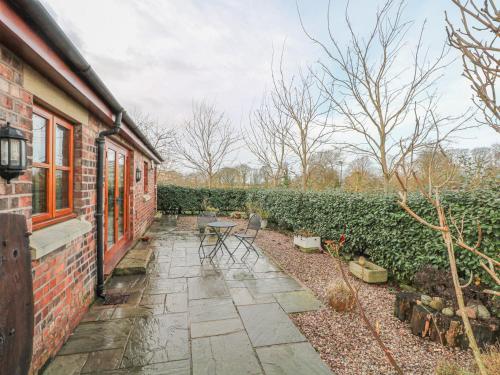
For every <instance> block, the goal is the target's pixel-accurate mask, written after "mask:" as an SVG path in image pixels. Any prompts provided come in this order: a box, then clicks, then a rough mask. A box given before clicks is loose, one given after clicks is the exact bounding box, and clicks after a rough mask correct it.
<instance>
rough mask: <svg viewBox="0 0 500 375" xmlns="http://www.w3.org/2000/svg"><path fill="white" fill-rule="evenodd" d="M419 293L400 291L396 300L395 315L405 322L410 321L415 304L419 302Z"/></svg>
mask: <svg viewBox="0 0 500 375" xmlns="http://www.w3.org/2000/svg"><path fill="white" fill-rule="evenodd" d="M418 298H419V294H417V293H413V292H399V293H398V294H397V295H396V301H395V302H394V315H395V316H396V317H397V318H398V319H399V320H401V321H403V322H409V321H410V319H411V314H412V311H413V306H415V304H416V303H417V299H418Z"/></svg>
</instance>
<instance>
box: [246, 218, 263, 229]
mask: <svg viewBox="0 0 500 375" xmlns="http://www.w3.org/2000/svg"><path fill="white" fill-rule="evenodd" d="M261 221H262V219H261V218H260V215H257V214H252V215H250V217H249V218H248V225H247V229H251V230H256V231H259V230H260V225H261Z"/></svg>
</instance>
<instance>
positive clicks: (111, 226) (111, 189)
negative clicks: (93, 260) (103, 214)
mask: <svg viewBox="0 0 500 375" xmlns="http://www.w3.org/2000/svg"><path fill="white" fill-rule="evenodd" d="M115 157H116V156H115V152H114V151H113V150H108V168H107V169H108V247H111V245H113V244H114V243H115Z"/></svg>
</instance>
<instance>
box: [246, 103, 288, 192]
mask: <svg viewBox="0 0 500 375" xmlns="http://www.w3.org/2000/svg"><path fill="white" fill-rule="evenodd" d="M279 105H280V103H279V102H278V101H276V100H273V99H272V98H271V97H270V96H268V97H265V98H264V99H263V100H262V103H261V105H260V108H258V109H256V110H255V111H253V113H251V114H250V130H249V131H248V133H247V138H246V142H247V147H248V149H249V150H250V152H251V153H252V154H253V155H254V156H255V157H256V158H257V159H258V161H259V163H260V164H261V165H262V166H263V167H264V171H265V172H266V173H268V175H269V176H268V177H269V178H270V179H271V180H272V185H273V186H274V187H276V186H278V184H279V182H280V181H281V180H282V179H283V177H284V173H285V163H286V159H287V156H288V152H289V150H288V147H287V144H286V138H287V136H288V133H289V131H290V126H291V121H290V118H289V117H288V116H286V115H285V114H284V113H283V111H282V110H280V109H279ZM277 106H278V107H277Z"/></svg>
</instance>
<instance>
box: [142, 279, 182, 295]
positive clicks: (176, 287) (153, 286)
mask: <svg viewBox="0 0 500 375" xmlns="http://www.w3.org/2000/svg"><path fill="white" fill-rule="evenodd" d="M186 291H187V281H186V278H184V277H182V278H175V279H167V278H163V277H150V278H149V280H148V282H147V286H146V288H145V289H144V294H163V293H182V292H186Z"/></svg>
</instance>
